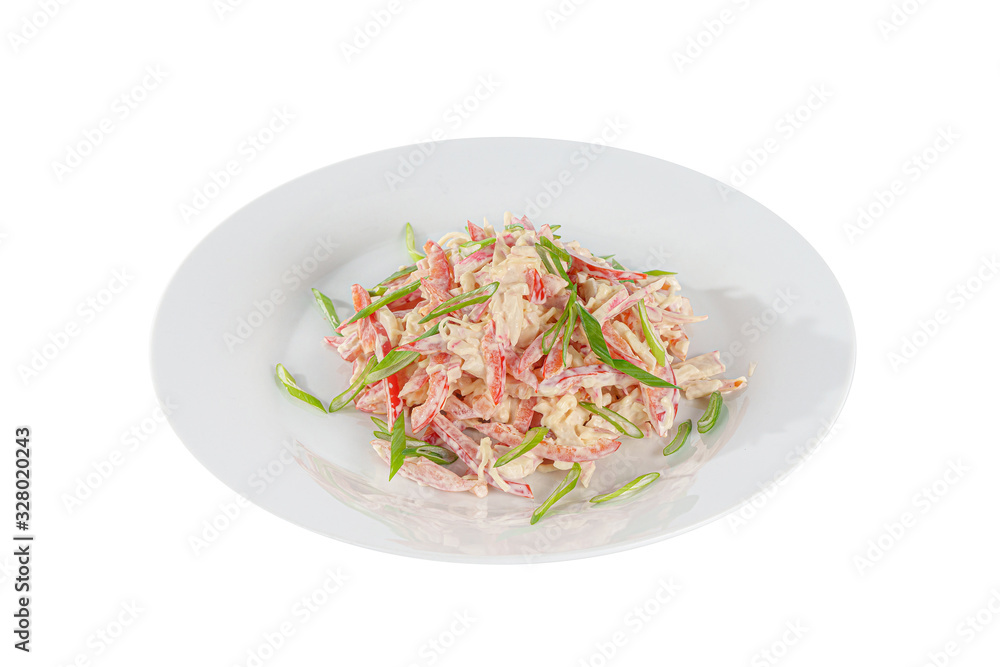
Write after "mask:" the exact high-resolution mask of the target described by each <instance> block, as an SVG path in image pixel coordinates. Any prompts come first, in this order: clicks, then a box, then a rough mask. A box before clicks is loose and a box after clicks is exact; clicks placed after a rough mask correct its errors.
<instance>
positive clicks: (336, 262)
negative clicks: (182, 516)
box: [152, 138, 855, 562]
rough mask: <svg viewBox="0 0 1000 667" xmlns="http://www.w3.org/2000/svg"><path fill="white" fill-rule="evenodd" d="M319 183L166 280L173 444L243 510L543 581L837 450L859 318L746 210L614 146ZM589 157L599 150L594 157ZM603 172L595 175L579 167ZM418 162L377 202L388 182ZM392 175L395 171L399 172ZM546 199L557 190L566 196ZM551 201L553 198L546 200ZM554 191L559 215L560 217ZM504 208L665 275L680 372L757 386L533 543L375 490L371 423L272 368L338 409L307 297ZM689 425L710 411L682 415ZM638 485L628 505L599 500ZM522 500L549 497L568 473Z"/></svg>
mask: <svg viewBox="0 0 1000 667" xmlns="http://www.w3.org/2000/svg"><path fill="white" fill-rule="evenodd" d="M433 148H434V150H433V152H432V153H431V154H430V155H429V156H424V153H423V151H422V150H421V149H420V148H418V147H415V146H410V147H406V148H399V149H392V150H388V151H382V152H379V153H373V154H371V155H365V156H362V157H358V158H354V159H352V160H347V161H346V162H341V163H339V164H335V165H331V166H329V167H326V168H323V169H320V170H318V171H315V172H313V173H311V174H307V175H305V176H303V177H301V178H298V179H296V180H295V181H292V182H291V183H288V184H286V185H283V186H282V187H280V188H278V189H276V190H274V191H272V192H269V193H268V194H266V195H264V196H263V197H261V198H259V199H257V200H255V201H254V202H252V203H251V204H249V205H248V206H246V207H245V208H243V209H242V210H240V211H238V212H237V213H236V214H234V215H233V216H232V217H231V218H229V219H228V220H227V221H226V222H224V223H223V224H222V225H220V226H219V228H218V229H216V230H215V231H213V232H212V233H211V234H210V235H209V236H208V237H207V238H206V239H205V240H204V241H203V242H202V243H201V244H200V245H199V246H198V247H197V248H196V249H195V250H194V251H193V252H192V253H191V255H190V256H189V257H188V258H187V259H186V260H185V262H184V264H183V265H182V266H181V268H180V269H179V270H178V272H177V275H176V276H175V277H174V279H173V281H172V282H171V283H170V286H169V287H168V289H167V291H166V294H165V295H164V297H163V302H162V304H161V305H160V310H159V313H158V315H157V318H156V323H155V327H154V332H153V346H152V367H153V378H154V384H155V386H156V391H157V394H158V396H159V398H160V400H161V402H166V401H169V402H170V403H171V404H174V405H176V406H177V407H176V409H175V410H173V412H172V414H171V415H170V423H171V425H172V426H173V428H174V430H175V431H176V432H177V434H178V436H180V438H181V440H182V441H183V442H184V443H185V444H186V445H187V447H188V448H189V449H190V450H191V452H192V453H193V454H194V455H195V457H197V459H198V460H199V461H201V462H202V464H204V465H205V466H206V467H207V468H208V469H209V470H210V471H212V473H214V474H215V475H216V476H218V477H219V479H221V480H222V481H223V482H225V483H226V484H227V485H229V486H230V487H231V488H232V489H234V490H235V491H237V492H238V493H240V494H243V495H244V496H246V497H247V498H249V499H250V500H252V501H253V502H254V503H256V504H258V505H260V506H261V507H263V508H265V509H267V510H269V511H271V512H273V513H274V514H276V515H278V516H280V517H283V518H285V519H288V520H289V521H292V522H294V523H296V524H299V525H301V526H303V527H305V528H309V529H310V530H314V531H316V532H319V533H322V534H324V535H329V536H330V537H333V538H335V539H338V540H342V541H344V542H348V543H351V544H356V545H360V546H365V547H369V548H372V549H377V550H380V551H386V552H391V553H397V554H403V555H407V556H417V557H422V558H432V559H439V560H450V561H466V562H524V561H555V560H564V559H569V558H579V557H583V556H592V555H597V554H605V553H611V552H614V551H620V550H623V549H627V548H631V547H636V546H640V545H643V544H649V543H651V542H655V541H658V540H662V539H664V538H667V537H670V536H673V535H677V534H679V533H681V532H684V531H686V530H689V529H691V528H694V527H696V526H699V525H702V524H704V523H707V522H709V521H711V520H713V519H716V518H718V517H721V516H723V515H725V514H726V513H727V512H729V511H731V510H733V509H734V508H737V507H738V506H740V504H741V503H742V502H743V501H744V500H746V499H747V498H749V497H751V496H752V495H753V494H754V493H755V492H757V491H759V490H760V489H761V488H762V486H765V485H767V484H768V483H770V482H772V481H774V480H775V479H777V478H780V477H781V475H783V474H784V473H786V472H787V471H789V470H790V469H791V468H793V467H794V466H795V465H796V464H797V463H798V462H799V461H800V460H801V459H802V458H803V457H804V456H807V455H808V453H809V452H810V451H811V449H812V448H814V447H815V446H816V444H817V442H818V440H819V439H821V438H822V436H823V435H825V433H826V432H827V431H828V430H829V428H830V426H831V424H832V422H833V421H834V420H835V419H836V417H837V414H838V413H839V411H840V408H841V406H842V404H843V402H844V400H845V398H846V396H847V392H848V388H849V386H850V382H851V376H852V374H853V370H854V358H855V341H854V328H853V324H852V322H851V314H850V310H849V308H848V306H847V302H846V301H845V299H844V295H843V293H842V292H841V290H840V287H839V286H838V284H837V281H836V279H835V278H834V276H833V274H832V273H831V272H830V270H829V268H827V266H826V264H824V263H823V260H822V259H821V258H820V257H819V255H818V254H817V253H816V251H814V250H813V249H812V248H811V247H810V246H809V244H808V243H806V241H805V240H803V239H802V237H801V236H799V235H798V234H797V233H796V232H795V231H794V230H793V229H792V228H791V227H789V226H788V225H787V224H786V223H784V222H783V221H782V220H781V219H779V218H778V217H777V216H776V215H775V214H774V213H772V212H770V211H768V210H767V209H766V208H764V207H763V206H761V205H760V204H758V203H756V202H754V201H753V200H751V199H749V198H748V197H746V196H744V195H741V194H740V193H738V192H735V191H731V190H728V189H726V188H725V187H724V186H722V184H720V183H719V182H717V181H715V180H713V179H711V178H708V177H707V176H704V175H702V174H698V173H696V172H693V171H690V170H688V169H685V168H684V167H680V166H677V165H675V164H671V163H668V162H664V161H662V160H658V159H655V158H652V157H648V156H645V155H640V154H637V153H631V152H628V151H623V150H618V149H613V148H609V149H606V150H604V149H602V148H601V147H593V146H591V147H589V148H588V149H587V150H584V149H585V148H587V147H586V146H585V145H582V144H575V143H571V142H564V141H555V140H548V139H509V138H499V139H468V140H456V141H448V142H443V143H438V144H437V145H436V146H434V147H433ZM602 150H603V152H599V151H602ZM590 156H593V159H592V157H590ZM407 160H409V161H412V162H420V163H422V164H420V166H418V167H416V168H415V170H414V173H412V174H411V175H408V176H407V177H406V178H405V179H403V181H402V183H396V187H395V188H394V189H393V188H390V187H389V185H388V184H387V177H386V174H398V173H399V169H400V165H401V164H402V163H403V161H407ZM403 172H404V173H406V170H405V169H404V170H403ZM560 180H561V181H562V183H560ZM560 189H561V190H562V191H561V192H559V190H560ZM553 193H555V196H553ZM505 210H510V211H512V212H514V213H515V214H521V213H527V214H528V215H529V217H532V218H534V219H535V221H536V222H539V221H540V222H548V223H549V224H561V225H563V227H562V229H561V230H560V234H562V235H563V237H564V238H565V239H566V240H570V239H576V240H579V241H580V242H581V243H582V244H583V245H584V246H585V247H587V248H589V249H591V250H592V251H593V252H594V253H595V254H609V253H616V254H617V257H618V259H619V260H620V261H621V262H622V263H623V264H624V265H625V266H627V267H630V268H636V269H644V268H645V269H651V268H663V269H668V270H672V271H678V272H679V276H678V278H679V280H680V282H681V286H682V287H683V290H684V292H683V293H684V294H686V295H687V296H689V297H690V299H691V302H692V304H693V305H694V308H695V311H696V312H697V313H699V314H706V315H708V316H709V319H708V321H707V322H704V323H700V324H694V325H690V326H689V329H688V330H689V334H690V336H691V340H692V345H691V353H692V354H698V353H701V352H706V351H711V350H714V349H720V350H722V351H723V358H724V359H725V360H727V361H728V362H729V364H730V371H729V372H728V373H727V376H729V377H736V376H739V375H745V374H746V372H747V367H748V364H749V363H750V362H756V363H757V368H756V372H755V374H754V375H753V377H752V378H751V380H750V387H749V390H748V391H746V392H745V393H744V394H742V395H740V396H739V397H736V398H735V399H734V400H729V401H728V402H727V405H728V407H727V414H726V415H725V419H724V420H723V421H722V422H721V423H720V424H719V425H718V426H717V427H716V429H715V430H714V431H712V432H710V433H709V434H707V435H705V436H700V435H698V434H697V432H695V433H693V434H692V437H691V438H690V439H689V441H688V444H686V445H685V447H684V449H683V450H682V451H680V452H678V453H677V454H674V455H672V456H670V457H669V458H664V457H663V456H662V455H661V454H660V450H661V449H662V448H663V445H664V443H663V442H662V441H661V440H660V439H645V440H638V441H633V440H626V441H625V442H624V444H623V445H622V447H621V449H619V451H618V452H617V453H615V454H614V455H612V456H611V457H609V458H607V459H604V460H603V461H601V462H600V463H599V464H598V472H597V474H596V475H595V477H594V480H593V481H592V483H591V486H590V488H589V489H582V488H578V489H577V490H575V491H573V492H572V493H571V494H570V495H568V496H566V497H565V498H564V499H563V500H562V501H560V503H559V504H558V505H557V506H556V508H555V509H554V510H553V511H552V512H551V513H550V514H549V515H548V516H547V517H546V518H545V519H543V520H542V521H541V522H540V523H538V524H536V525H535V526H530V525H529V524H528V518H529V516H530V514H531V512H532V510H533V509H534V507H535V505H536V504H537V502H533V501H529V500H524V499H521V498H516V497H512V496H508V495H505V494H503V493H499V492H497V491H495V490H494V491H492V492H491V493H490V494H489V496H488V497H487V498H485V499H477V498H475V497H473V496H472V495H471V494H454V493H452V494H449V493H444V492H440V491H436V490H433V489H429V488H425V487H418V486H417V485H416V484H414V483H412V482H410V481H409V480H405V479H401V478H398V479H397V480H395V481H393V482H392V483H391V484H390V483H389V482H388V481H387V476H388V475H387V468H386V466H385V465H384V464H383V463H382V462H381V461H380V460H378V459H377V457H376V455H375V453H374V452H373V451H372V448H371V447H370V446H369V444H368V443H369V440H370V438H371V429H372V426H371V423H370V421H369V419H368V415H366V414H363V413H360V412H357V411H354V410H353V409H352V408H349V409H346V410H343V411H342V412H339V413H336V414H333V415H323V414H319V413H318V412H313V411H311V410H310V409H309V408H306V407H303V406H302V405H301V404H299V403H298V402H296V401H293V399H290V398H288V397H287V396H285V395H284V394H283V392H281V391H280V390H279V389H278V388H277V386H276V384H275V382H274V380H273V375H274V365H275V363H277V362H282V363H284V364H285V366H286V367H287V368H288V369H289V370H290V371H291V372H292V373H293V375H295V377H296V378H297V379H298V381H299V383H300V384H301V385H302V386H303V387H305V388H307V389H308V390H309V391H310V392H312V393H313V394H315V395H316V396H319V397H320V398H321V399H324V400H327V401H328V400H329V399H330V398H331V397H332V396H333V395H335V394H337V393H339V392H340V391H341V390H342V389H343V388H344V387H345V386H346V384H347V378H348V376H349V373H350V367H349V364H347V363H345V362H343V361H342V360H341V359H340V357H339V355H337V354H336V353H335V352H334V351H332V350H331V349H329V348H328V347H326V346H325V344H324V343H323V336H324V335H327V334H328V333H329V332H328V325H327V323H326V322H325V321H324V320H323V319H322V317H321V316H320V315H319V314H318V311H317V310H316V309H315V307H314V303H313V298H312V294H311V293H310V290H309V288H310V287H314V286H315V287H318V288H319V289H321V290H322V291H323V292H325V293H327V294H328V295H330V296H331V297H332V298H333V299H334V301H335V303H336V305H337V306H338V311H339V312H341V313H350V312H352V309H351V308H350V306H349V296H350V291H349V290H350V285H351V283H354V282H359V283H361V284H366V285H371V284H374V283H377V282H378V281H379V280H381V279H382V278H383V277H385V276H386V275H388V274H389V273H391V272H392V271H394V270H395V269H396V268H397V267H398V266H399V265H400V264H404V263H407V259H408V258H407V256H406V254H405V250H404V249H403V231H402V230H403V224H404V223H405V222H407V221H409V222H412V223H413V225H414V227H415V228H416V230H417V232H418V235H419V238H420V239H424V238H428V237H430V238H438V237H439V236H441V235H442V234H443V233H445V232H447V231H450V230H456V229H459V228H461V227H463V226H464V223H465V221H466V219H470V218H471V219H473V220H475V221H479V220H481V219H482V218H483V216H488V217H489V219H490V220H492V221H495V222H496V221H501V220H502V216H503V213H504V211H505ZM681 406H682V407H681V413H680V415H679V417H678V419H679V420H683V419H687V418H688V417H694V418H695V419H697V416H698V415H699V414H700V411H701V410H702V409H703V407H704V402H703V401H699V402H695V403H694V404H690V403H688V402H687V401H684V400H682V401H681ZM652 470H658V471H660V472H661V474H662V476H661V478H660V480H659V481H658V482H657V483H656V484H655V485H653V486H651V487H649V488H648V489H646V490H645V491H644V492H642V494H641V495H639V496H637V497H635V498H633V499H631V500H629V501H627V502H619V503H606V504H603V505H593V504H590V503H588V502H587V500H588V499H589V498H590V497H592V496H593V495H595V494H597V493H601V492H605V491H609V490H611V489H613V488H616V487H617V486H618V485H620V484H622V483H624V482H627V481H629V480H631V479H632V478H634V477H636V476H638V475H640V474H642V473H646V472H649V471H652ZM538 477H544V479H541V480H536V479H533V480H532V487H533V489H534V491H535V496H536V498H537V499H539V500H540V499H542V498H545V497H546V496H547V495H548V493H549V491H550V490H551V489H552V488H553V487H554V486H555V485H556V484H557V483H558V480H559V478H560V477H561V475H558V476H557V475H544V476H543V475H539V476H538Z"/></svg>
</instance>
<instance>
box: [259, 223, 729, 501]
mask: <svg viewBox="0 0 1000 667" xmlns="http://www.w3.org/2000/svg"><path fill="white" fill-rule="evenodd" d="M557 229H559V225H553V226H549V225H548V224H542V225H535V224H533V223H532V221H530V220H528V218H527V217H520V218H516V217H514V216H512V215H511V214H509V213H508V214H507V215H505V216H504V221H503V224H502V225H499V226H496V227H494V226H493V225H491V224H490V223H489V222H485V221H484V223H483V224H482V225H478V224H475V223H473V222H472V221H468V222H467V223H466V224H465V225H464V226H463V227H462V228H460V229H459V231H453V232H450V233H448V234H446V235H445V236H443V237H442V238H441V239H439V240H437V241H434V240H427V241H425V242H424V243H422V244H419V243H418V242H417V236H416V231H415V230H414V229H413V228H412V227H411V226H410V225H406V233H405V237H406V251H407V253H406V254H403V253H402V252H401V254H400V258H401V259H403V258H408V260H409V261H410V262H411V264H409V265H406V266H397V267H396V268H397V269H398V270H396V271H394V272H392V267H388V266H387V267H385V272H386V273H387V274H389V276H388V277H387V278H385V279H384V280H383V281H382V282H380V283H378V284H376V285H374V286H373V287H372V288H371V289H366V288H365V287H363V286H362V285H360V284H355V285H352V286H351V288H350V297H351V305H353V306H354V314H353V315H352V316H350V317H348V318H346V319H344V320H343V321H341V319H340V318H339V316H338V315H337V312H336V309H335V307H334V301H335V300H336V298H334V299H331V298H330V297H327V296H326V295H324V294H322V293H321V292H318V291H316V290H314V291H313V294H314V296H315V299H316V303H317V304H318V306H319V309H320V311H321V313H322V314H323V316H324V317H325V318H326V319H327V320H328V322H329V324H330V326H331V327H332V328H333V335H330V336H326V337H325V347H326V349H328V350H333V351H336V353H337V354H338V356H340V357H341V358H342V359H344V360H345V361H347V362H349V363H352V364H353V367H354V369H353V372H352V374H351V387H352V388H351V389H350V390H349V391H348V392H345V393H344V394H341V395H340V396H339V397H337V398H336V399H335V400H334V401H333V402H332V403H331V404H330V408H329V411H330V412H336V411H338V410H340V409H342V408H343V407H344V406H346V405H349V404H350V403H352V402H353V404H354V407H355V408H357V409H358V410H361V411H364V412H369V413H372V414H373V415H385V417H386V419H385V420H384V421H381V420H380V421H379V422H378V423H381V424H383V425H386V428H382V429H381V431H377V433H379V434H380V435H376V438H377V439H376V440H373V441H372V446H373V448H374V450H375V452H376V453H377V454H378V457H379V458H381V459H382V460H384V461H386V463H388V464H389V466H390V472H391V474H392V475H394V474H395V473H396V472H399V473H400V475H401V476H402V477H404V478H407V479H410V480H413V481H416V482H417V483H419V484H424V485H427V486H430V487H433V488H436V489H440V490H442V491H469V492H471V493H473V494H475V495H476V496H480V497H482V496H484V495H486V493H487V490H488V488H491V487H492V488H494V489H499V490H500V491H503V492H505V493H510V494H513V495H517V496H521V497H524V498H532V493H531V487H530V486H529V485H528V484H527V483H526V481H522V480H524V479H525V478H528V477H530V476H531V475H534V474H542V475H545V474H550V472H548V471H553V470H563V471H564V470H566V469H567V468H568V467H570V466H579V468H578V470H579V471H580V479H581V481H582V482H583V486H586V485H587V483H588V482H589V480H590V479H591V476H592V475H593V473H594V470H595V468H596V466H597V465H603V463H602V462H601V460H602V459H604V458H606V457H609V456H612V455H614V454H615V452H616V451H617V450H618V449H619V447H621V446H622V441H623V440H624V439H625V438H626V437H640V436H643V435H645V436H656V438H652V439H654V440H657V441H656V442H654V443H653V444H651V445H649V446H651V447H656V448H657V450H659V449H664V446H665V445H666V443H667V441H668V440H669V439H671V438H673V439H674V440H676V439H677V435H676V434H675V432H677V431H678V429H681V428H683V427H684V425H683V424H682V425H680V427H678V426H675V424H674V422H675V420H676V417H677V412H678V409H679V406H680V401H681V399H685V400H692V399H698V398H702V397H705V396H709V395H711V396H712V397H713V398H712V401H713V405H715V406H718V405H720V402H721V401H722V400H723V399H724V397H725V396H726V395H728V394H731V393H732V392H736V391H741V390H742V389H743V388H744V387H745V386H746V384H747V380H746V378H745V377H739V378H734V379H727V378H723V377H720V376H721V375H722V374H723V373H724V372H725V370H726V368H725V365H724V364H723V363H722V361H721V358H720V355H719V353H718V352H717V351H715V352H712V351H709V352H706V353H704V354H696V355H693V356H689V355H688V350H689V348H690V346H691V343H692V338H691V337H690V335H689V332H688V331H687V327H688V326H691V325H693V324H696V323H698V322H700V321H702V320H704V319H705V316H703V315H697V314H696V313H695V311H694V310H693V309H692V306H691V303H690V301H688V299H687V298H686V297H684V296H681V294H680V289H681V288H680V284H679V283H678V281H677V279H676V276H675V275H674V274H673V273H671V272H669V271H665V270H661V269H660V268H651V267H648V268H646V269H644V270H632V269H629V268H626V267H624V266H622V265H621V264H620V263H619V262H618V261H617V260H615V259H612V256H610V255H608V256H607V259H602V258H601V257H598V256H597V255H595V254H594V253H592V252H591V251H590V250H588V249H587V248H584V247H582V246H581V245H580V244H579V243H577V242H575V241H564V240H563V239H562V237H560V236H557V235H556V234H555V233H554V232H555V231H556V230H557ZM563 231H565V230H563ZM417 248H420V249H422V250H423V254H421V253H420V252H419V251H418V250H417ZM401 250H402V249H401ZM695 349H696V348H695ZM279 368H283V367H281V366H280V364H279ZM290 378H291V375H290V374H288V372H287V371H284V376H283V377H282V376H281V375H280V371H279V378H278V379H279V380H281V381H282V386H284V387H285V389H286V393H287V394H288V395H289V396H292V397H294V398H297V399H299V400H302V401H305V402H307V403H309V404H310V405H312V406H314V407H315V406H316V405H322V402H321V401H320V400H319V399H318V398H316V397H313V396H312V395H310V394H309V393H308V388H305V387H300V386H298V385H296V384H295V383H294V381H293V380H291V379H290ZM310 399H311V400H310ZM700 406H701V404H699V407H700ZM376 419H377V418H376ZM388 425H392V429H391V430H392V431H393V437H392V439H391V441H390V440H386V439H384V436H385V435H388V430H389V428H388ZM407 425H408V427H407ZM543 431H544V432H545V436H544V437H541V436H539V435H537V434H539V433H541V432H543ZM404 434H405V437H404ZM531 434H536V437H537V438H540V440H538V442H537V444H532V445H531V448H530V451H527V450H526V451H524V453H522V454H518V455H517V456H514V457H513V458H512V457H506V456H505V454H506V453H507V452H514V451H515V450H517V448H518V447H521V446H522V445H523V444H524V442H525V438H528V437H530V436H531ZM650 439H651V438H648V437H647V439H646V440H644V441H636V444H635V445H634V446H637V447H640V446H642V447H644V446H647V445H646V444H644V443H646V442H647V441H648V440H650ZM407 443H409V444H407ZM421 443H423V445H430V446H433V447H432V449H433V448H434V447H441V448H444V449H445V450H448V451H450V452H453V453H454V455H455V456H454V457H452V456H451V455H450V454H448V456H447V457H445V458H439V459H436V460H431V459H428V458H426V457H424V456H419V455H417V456H414V455H412V452H414V451H417V452H420V451H426V450H421V449H420V446H421ZM414 445H415V446H416V448H415V449H414ZM668 448H669V446H668ZM436 451H438V452H442V451H443V450H436ZM453 459H454V460H453ZM498 460H500V461H501V463H502V465H501V466H500V467H497V466H496V463H497V461H498ZM653 474H655V473H648V475H653ZM650 478H651V477H650ZM390 479H391V476H390ZM643 479H645V478H643ZM570 491H571V489H570ZM570 491H567V492H566V493H569V492H570ZM608 491H613V489H608Z"/></svg>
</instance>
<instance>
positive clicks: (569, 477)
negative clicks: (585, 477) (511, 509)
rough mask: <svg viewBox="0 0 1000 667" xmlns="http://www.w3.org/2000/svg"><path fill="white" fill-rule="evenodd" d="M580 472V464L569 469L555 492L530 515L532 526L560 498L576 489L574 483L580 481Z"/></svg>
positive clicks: (575, 464)
mask: <svg viewBox="0 0 1000 667" xmlns="http://www.w3.org/2000/svg"><path fill="white" fill-rule="evenodd" d="M581 471H582V468H581V467H580V464H579V463H574V464H573V467H572V468H570V471H569V472H568V473H566V477H565V478H563V481H561V482H559V486H557V487H556V490H555V491H553V492H552V495H551V496H549V497H548V498H546V499H545V502H543V503H542V504H541V505H539V506H538V507H536V508H535V511H534V512H532V513H531V524H532V525H534V524H536V523H538V521H539V519H541V518H542V517H543V516H545V513H546V512H548V511H549V510H550V509H551V508H552V506H553V505H555V504H556V502H557V501H558V500H559V499H560V498H562V497H563V496H565V495H566V494H567V493H569V492H570V491H572V490H573V489H575V488H576V482H577V480H578V479H580V472H581Z"/></svg>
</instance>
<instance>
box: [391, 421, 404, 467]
mask: <svg viewBox="0 0 1000 667" xmlns="http://www.w3.org/2000/svg"><path fill="white" fill-rule="evenodd" d="M389 447H390V449H389V480H390V481H392V478H393V477H394V476H395V475H396V473H397V472H398V471H399V469H400V468H401V467H403V461H404V460H405V459H406V456H405V455H404V450H405V449H406V430H405V423H404V420H403V413H402V411H400V413H399V416H398V417H396V421H395V422H394V423H393V425H392V439H391V440H390V441H389Z"/></svg>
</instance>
